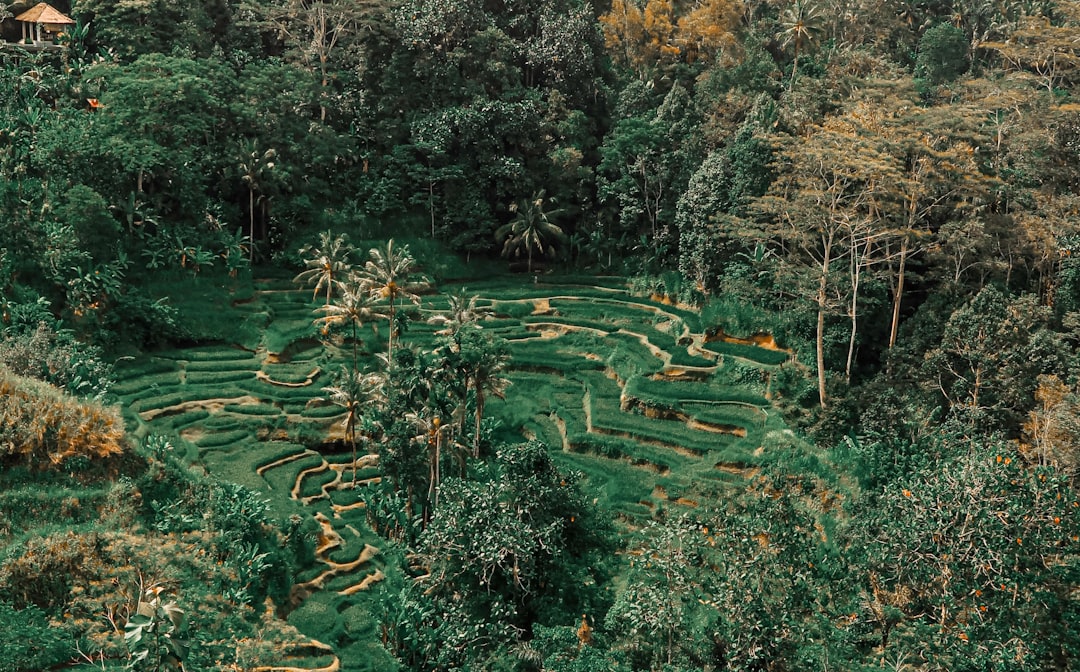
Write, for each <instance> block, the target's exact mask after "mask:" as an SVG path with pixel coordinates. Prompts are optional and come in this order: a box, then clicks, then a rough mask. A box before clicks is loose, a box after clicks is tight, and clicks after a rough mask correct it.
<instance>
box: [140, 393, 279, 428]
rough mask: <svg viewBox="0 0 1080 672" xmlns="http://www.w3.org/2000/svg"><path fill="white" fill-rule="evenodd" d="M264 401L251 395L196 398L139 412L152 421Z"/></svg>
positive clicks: (141, 416)
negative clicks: (170, 416) (231, 405)
mask: <svg viewBox="0 0 1080 672" xmlns="http://www.w3.org/2000/svg"><path fill="white" fill-rule="evenodd" d="M259 403H262V402H261V400H260V399H257V398H256V397H253V396H251V395H245V396H243V397H232V398H230V399H196V400H194V401H185V402H184V403H182V404H175V405H173V406H166V407H165V408H152V409H150V410H149V411H142V412H141V413H139V417H140V418H142V419H143V420H145V421H146V422H150V421H152V420H154V419H156V418H162V417H166V416H169V415H176V414H179V413H186V412H188V411H195V410H199V409H203V410H206V411H209V412H210V413H218V412H220V411H221V410H222V409H224V408H225V407H226V406H227V405H229V404H238V405H243V404H259Z"/></svg>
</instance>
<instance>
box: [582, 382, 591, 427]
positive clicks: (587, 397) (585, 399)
mask: <svg viewBox="0 0 1080 672" xmlns="http://www.w3.org/2000/svg"><path fill="white" fill-rule="evenodd" d="M591 402H592V396H591V395H590V394H589V388H585V395H584V396H583V397H582V399H581V403H582V405H583V406H584V408H585V431H586V432H591V431H593V427H592V403H591Z"/></svg>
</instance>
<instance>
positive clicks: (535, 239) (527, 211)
mask: <svg viewBox="0 0 1080 672" xmlns="http://www.w3.org/2000/svg"><path fill="white" fill-rule="evenodd" d="M544 200H545V199H544V191H543V190H541V191H539V192H537V193H536V194H533V197H532V198H531V199H529V200H525V201H520V202H519V203H512V204H511V205H510V212H513V213H516V214H517V217H515V218H514V219H512V220H510V222H509V223H507V224H504V225H503V226H501V227H499V229H498V230H497V231H495V240H496V241H498V242H500V243H503V251H502V255H503V256H504V257H509V256H510V255H511V254H513V255H514V256H515V257H518V256H520V255H521V249H522V248H524V249H525V253H526V255H527V256H528V259H529V273H532V260H533V252H534V251H536V252H538V253H539V254H547V253H548V252H549V251H550V250H551V249H552V248H551V245H547V247H545V244H546V243H547V241H548V240H549V239H551V238H554V239H555V240H557V241H559V242H563V241H565V240H566V235H565V234H564V233H563V230H562V229H561V228H559V227H558V226H557V225H556V224H554V223H553V222H552V221H551V220H552V219H553V218H554V217H555V216H556V215H560V214H562V210H551V211H547V212H545V211H544Z"/></svg>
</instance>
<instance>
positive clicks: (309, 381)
mask: <svg viewBox="0 0 1080 672" xmlns="http://www.w3.org/2000/svg"><path fill="white" fill-rule="evenodd" d="M320 373H322V369H320V368H319V367H317V366H316V367H315V368H314V369H312V371H311V373H309V374H308V375H307V380H305V381H304V382H302V383H286V382H283V381H280V380H274V379H273V378H271V377H270V376H268V375H266V374H265V373H263V372H262V371H256V372H255V378H257V379H258V380H261V381H262V382H264V383H270V384H271V385H277V386H278V387H308V386H309V385H311V384H312V383H314V382H315V379H316V378H318V377H319V374H320Z"/></svg>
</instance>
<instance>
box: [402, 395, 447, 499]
mask: <svg viewBox="0 0 1080 672" xmlns="http://www.w3.org/2000/svg"><path fill="white" fill-rule="evenodd" d="M405 417H406V419H407V420H408V421H409V422H411V423H412V425H413V427H415V428H416V429H417V430H418V431H419V432H420V433H419V434H418V435H417V436H416V439H417V440H418V441H420V442H421V443H423V444H425V445H426V446H427V448H428V451H429V453H430V457H429V458H428V502H430V503H431V508H432V509H435V508H437V507H438V506H439V485H440V483H441V482H442V475H441V469H440V464H441V462H442V447H443V443H444V438H443V437H444V436H445V435H446V434H448V433H450V432H452V431H453V429H452V428H453V424H451V423H445V422H443V420H442V418H441V417H439V415H438V414H435V415H427V414H421V413H411V412H410V413H406V414H405Z"/></svg>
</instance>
